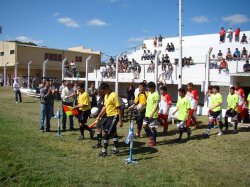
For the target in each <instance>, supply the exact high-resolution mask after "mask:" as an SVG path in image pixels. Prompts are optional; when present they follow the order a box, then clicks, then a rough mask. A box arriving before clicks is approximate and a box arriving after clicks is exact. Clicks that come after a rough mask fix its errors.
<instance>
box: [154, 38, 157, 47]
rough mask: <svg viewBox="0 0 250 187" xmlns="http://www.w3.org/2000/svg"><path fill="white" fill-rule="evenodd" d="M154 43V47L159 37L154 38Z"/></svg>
mask: <svg viewBox="0 0 250 187" xmlns="http://www.w3.org/2000/svg"><path fill="white" fill-rule="evenodd" d="M153 44H154V47H157V37H155V38H154V40H153Z"/></svg>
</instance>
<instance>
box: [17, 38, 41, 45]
mask: <svg viewBox="0 0 250 187" xmlns="http://www.w3.org/2000/svg"><path fill="white" fill-rule="evenodd" d="M15 39H16V40H19V41H22V42H33V43H35V44H42V43H43V42H44V41H43V40H34V39H33V38H30V37H28V36H17V37H16V38H15Z"/></svg>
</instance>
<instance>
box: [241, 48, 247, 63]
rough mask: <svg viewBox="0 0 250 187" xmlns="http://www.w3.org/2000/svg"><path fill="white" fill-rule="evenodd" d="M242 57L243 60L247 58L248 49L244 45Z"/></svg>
mask: <svg viewBox="0 0 250 187" xmlns="http://www.w3.org/2000/svg"><path fill="white" fill-rule="evenodd" d="M241 59H242V60H246V59H247V50H246V48H245V47H243V49H242V51H241Z"/></svg>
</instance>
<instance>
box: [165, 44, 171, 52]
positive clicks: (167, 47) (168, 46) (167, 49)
mask: <svg viewBox="0 0 250 187" xmlns="http://www.w3.org/2000/svg"><path fill="white" fill-rule="evenodd" d="M165 51H168V52H170V45H169V43H167V46H166V50H165Z"/></svg>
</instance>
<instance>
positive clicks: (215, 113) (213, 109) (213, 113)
mask: <svg viewBox="0 0 250 187" xmlns="http://www.w3.org/2000/svg"><path fill="white" fill-rule="evenodd" d="M219 91H220V88H219V86H213V91H212V92H213V94H212V95H211V105H210V107H209V121H208V128H207V131H206V133H205V134H206V135H208V136H209V135H210V130H211V128H213V126H214V123H215V120H217V121H218V123H219V127H220V129H219V133H218V136H221V135H223V133H222V127H223V126H222V119H221V110H222V107H221V105H222V95H221V94H220V93H219Z"/></svg>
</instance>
